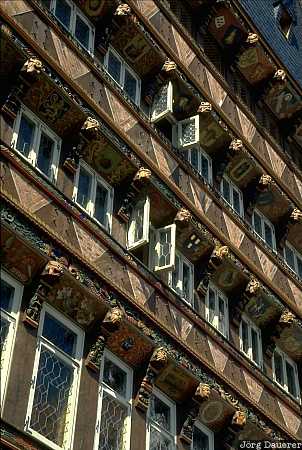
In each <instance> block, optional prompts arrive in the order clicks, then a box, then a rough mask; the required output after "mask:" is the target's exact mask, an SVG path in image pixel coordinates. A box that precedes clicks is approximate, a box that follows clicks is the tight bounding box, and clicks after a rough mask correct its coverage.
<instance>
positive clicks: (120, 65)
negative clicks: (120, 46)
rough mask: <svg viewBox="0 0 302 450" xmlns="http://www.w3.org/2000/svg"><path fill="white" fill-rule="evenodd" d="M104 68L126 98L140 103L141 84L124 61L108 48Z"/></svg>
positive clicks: (137, 103)
mask: <svg viewBox="0 0 302 450" xmlns="http://www.w3.org/2000/svg"><path fill="white" fill-rule="evenodd" d="M105 68H106V70H107V72H108V73H109V75H110V76H111V77H112V78H113V79H114V81H116V82H117V84H118V85H119V86H120V87H121V89H122V90H123V91H124V92H125V93H126V94H127V96H128V97H129V98H130V99H131V100H132V101H133V102H134V103H135V104H136V105H139V103H140V90H141V82H140V79H139V78H138V76H137V75H136V74H135V73H134V72H133V70H132V69H130V67H129V66H128V65H127V64H126V63H125V62H124V60H123V59H122V58H121V57H120V56H119V55H118V53H117V52H115V51H114V50H113V49H112V48H110V49H109V50H108V52H107V54H106V56H105Z"/></svg>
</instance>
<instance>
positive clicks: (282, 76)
mask: <svg viewBox="0 0 302 450" xmlns="http://www.w3.org/2000/svg"><path fill="white" fill-rule="evenodd" d="M272 81H273V83H285V81H286V72H285V70H283V69H278V70H276V72H275V73H274V75H273V79H272Z"/></svg>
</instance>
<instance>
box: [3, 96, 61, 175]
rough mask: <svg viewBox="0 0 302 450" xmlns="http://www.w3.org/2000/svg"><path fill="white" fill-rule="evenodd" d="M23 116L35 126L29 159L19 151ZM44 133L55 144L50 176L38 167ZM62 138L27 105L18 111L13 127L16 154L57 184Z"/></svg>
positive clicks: (12, 144)
mask: <svg viewBox="0 0 302 450" xmlns="http://www.w3.org/2000/svg"><path fill="white" fill-rule="evenodd" d="M22 116H25V117H26V118H27V119H28V120H29V121H31V122H32V123H33V124H34V127H35V128H34V132H33V140H32V144H31V148H30V150H29V153H28V157H26V156H25V155H23V153H22V152H20V150H18V149H17V142H18V136H19V132H20V125H21V119H22ZM42 132H43V133H44V134H46V136H48V137H49V138H50V139H51V140H52V141H53V142H54V150H53V155H52V162H51V167H50V172H51V174H50V176H48V175H46V174H45V173H44V172H42V170H41V169H39V167H38V166H37V161H38V156H39V147H40V142H41V135H42ZM61 143H62V140H61V138H60V137H59V136H58V135H57V134H56V133H54V132H53V131H52V130H51V129H50V128H49V127H48V126H47V125H46V124H45V123H44V122H43V121H42V120H41V119H39V117H37V116H36V115H35V114H34V113H33V112H32V111H31V110H30V109H28V108H27V107H26V106H25V105H21V108H20V109H19V111H18V114H17V116H16V119H15V122H14V127H13V138H12V143H11V146H12V147H13V148H14V150H15V151H16V152H18V155H20V156H21V157H22V158H23V159H25V160H26V161H29V162H30V164H31V165H32V166H33V167H34V168H35V169H36V170H38V172H39V173H40V174H41V175H42V176H44V177H46V178H47V179H48V180H49V181H51V182H53V183H56V180H57V176H58V165H59V159H60V151H61Z"/></svg>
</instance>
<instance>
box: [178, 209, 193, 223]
mask: <svg viewBox="0 0 302 450" xmlns="http://www.w3.org/2000/svg"><path fill="white" fill-rule="evenodd" d="M191 219H192V214H191V213H190V211H189V210H188V209H186V208H180V209H179V210H178V211H177V214H176V216H175V219H174V222H176V223H177V225H180V227H182V226H187V224H188V223H189V222H190V221H191Z"/></svg>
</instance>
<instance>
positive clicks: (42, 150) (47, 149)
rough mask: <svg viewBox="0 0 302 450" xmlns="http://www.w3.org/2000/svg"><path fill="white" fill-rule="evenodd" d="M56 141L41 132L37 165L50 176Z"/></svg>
mask: <svg viewBox="0 0 302 450" xmlns="http://www.w3.org/2000/svg"><path fill="white" fill-rule="evenodd" d="M53 151H54V141H53V140H52V139H51V138H50V137H48V136H47V135H46V134H44V133H41V140H40V147H39V153H38V160H37V167H38V168H39V169H40V170H41V172H43V173H44V174H45V175H47V176H48V177H49V176H50V175H51V164H52V159H53Z"/></svg>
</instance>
